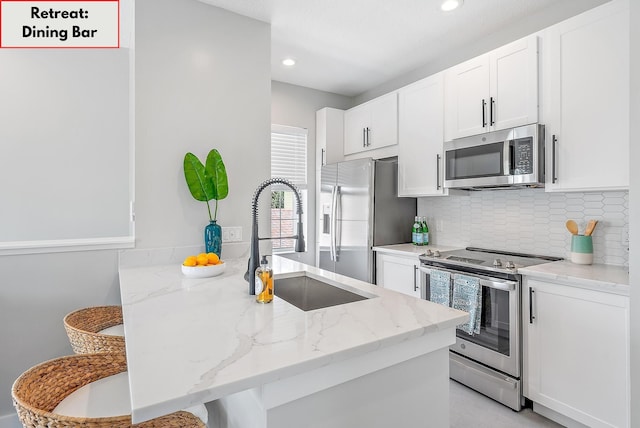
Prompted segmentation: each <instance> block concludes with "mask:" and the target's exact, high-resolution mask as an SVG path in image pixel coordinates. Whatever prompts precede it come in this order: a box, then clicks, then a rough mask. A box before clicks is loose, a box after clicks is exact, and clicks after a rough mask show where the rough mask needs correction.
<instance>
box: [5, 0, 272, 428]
mask: <svg viewBox="0 0 640 428" xmlns="http://www.w3.org/2000/svg"><path fill="white" fill-rule="evenodd" d="M269 52H270V29H269V26H268V25H267V24H265V23H262V22H258V21H254V20H251V19H248V18H243V17H240V16H238V15H234V14H231V13H229V12H225V11H223V10H221V9H217V8H213V7H211V6H207V5H205V4H203V3H200V2H198V1H196V0H186V1H185V0H138V1H137V2H136V116H137V117H136V128H137V132H136V153H135V155H136V161H135V179H136V195H137V200H136V208H137V209H136V211H137V218H136V220H137V221H136V236H137V247H138V248H149V247H160V246H179V245H200V244H202V230H203V228H204V226H205V225H206V224H207V222H208V216H207V211H206V207H205V205H204V203H201V202H200V203H199V202H196V201H195V200H193V199H192V198H191V196H190V194H189V193H188V190H187V188H186V185H185V183H184V176H183V174H182V158H183V156H184V153H185V152H187V151H193V152H194V153H195V154H197V155H198V156H202V157H204V156H206V154H207V152H208V150H209V149H210V148H218V150H219V151H220V152H221V153H222V156H223V158H224V161H225V164H226V166H227V171H228V173H229V185H230V193H229V197H228V198H227V199H225V200H223V201H222V202H221V204H220V210H219V213H218V220H219V222H220V223H221V224H223V225H227V226H243V228H244V231H245V240H246V239H247V238H248V236H247V232H248V230H249V223H250V217H249V202H250V197H251V194H252V192H253V190H254V188H255V187H256V185H257V183H258V182H259V181H261V180H262V179H264V178H266V177H268V175H269V164H268V162H267V163H265V162H264V161H263V160H264V159H265V158H268V156H269V139H270V122H271V121H270V117H269V116H270V115H269V108H270V67H271V65H270V59H269V57H270V53H269ZM61 102H64V100H61ZM45 220H46V219H45ZM99 226H100V225H99V224H97V225H96V227H99ZM117 272H118V271H117V252H116V251H90V252H74V253H58V254H37V255H21V256H3V257H0V362H1V364H0V426H2V425H3V423H7V424H10V423H11V422H12V421H13V420H14V419H13V415H14V414H15V411H14V409H13V406H12V404H11V398H10V394H9V391H10V388H11V384H12V383H13V381H14V380H15V378H17V377H18V376H19V375H20V373H21V372H23V371H24V370H26V369H27V368H29V367H31V366H33V365H35V364H37V363H40V362H42V361H45V360H47V359H50V358H53V357H56V356H61V355H68V354H70V353H71V352H72V351H71V347H70V346H69V345H68V340H67V337H66V334H65V332H64V328H63V325H62V318H63V317H64V315H65V314H67V313H68V312H70V311H72V310H73V309H76V308H80V307H87V306H95V305H102V304H118V303H119V301H120V296H119V289H118V273H117ZM2 415H6V416H7V417H6V418H3V417H2Z"/></svg>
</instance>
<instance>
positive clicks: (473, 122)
mask: <svg viewBox="0 0 640 428" xmlns="http://www.w3.org/2000/svg"><path fill="white" fill-rule="evenodd" d="M445 85H447V102H446V107H445V109H446V110H445V115H447V116H448V118H447V121H448V123H449V127H450V132H448V133H447V134H448V135H447V138H448V139H454V138H461V137H467V136H469V135H477V134H482V133H483V132H486V131H487V130H488V129H489V117H488V114H489V107H488V103H489V55H488V54H487V55H482V56H479V57H477V58H474V59H471V60H469V61H466V62H463V63H462V64H458V65H456V66H455V67H452V68H450V69H449V70H448V71H447V74H446V76H445ZM449 134H450V135H449Z"/></svg>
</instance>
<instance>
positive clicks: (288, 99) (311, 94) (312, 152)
mask: <svg viewBox="0 0 640 428" xmlns="http://www.w3.org/2000/svg"><path fill="white" fill-rule="evenodd" d="M352 106H353V99H352V98H351V97H346V96H344V95H338V94H332V93H329V92H322V91H317V90H315V89H309V88H303V87H301V86H295V85H290V84H288V83H282V82H276V81H273V82H271V122H272V123H275V124H278V125H288V126H297V127H299V128H307V129H308V130H309V134H308V137H307V160H308V168H307V180H308V181H307V184H308V189H309V193H308V195H309V196H310V197H309V198H308V204H309V206H308V208H307V222H308V224H307V236H305V238H306V241H307V252H306V253H292V254H291V255H289V256H288V257H290V258H292V259H295V260H298V261H301V262H303V263H308V264H310V265H313V264H314V263H315V247H316V242H315V241H316V233H315V227H316V217H317V216H316V215H312V213H315V212H316V206H315V205H316V201H315V198H314V197H313V192H314V189H315V188H316V172H315V171H316V170H315V164H316V149H315V147H316V111H317V110H320V109H321V108H323V107H334V108H339V109H348V108H350V107H352Z"/></svg>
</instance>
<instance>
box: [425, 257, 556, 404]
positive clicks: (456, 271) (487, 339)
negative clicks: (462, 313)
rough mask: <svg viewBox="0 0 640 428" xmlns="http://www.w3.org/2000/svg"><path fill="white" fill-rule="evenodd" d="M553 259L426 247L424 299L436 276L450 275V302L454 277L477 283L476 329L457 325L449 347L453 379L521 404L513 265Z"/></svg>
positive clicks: (517, 288)
mask: <svg viewBox="0 0 640 428" xmlns="http://www.w3.org/2000/svg"><path fill="white" fill-rule="evenodd" d="M557 260H562V259H561V258H558V257H546V256H536V255H532V254H522V253H511V252H505V251H496V250H488V249H483V248H474V247H468V248H466V249H464V250H454V251H445V252H442V253H440V252H438V251H431V250H427V252H426V253H425V254H422V255H421V256H420V271H421V293H422V298H424V299H427V300H437V298H436V297H435V294H432V288H433V289H434V290H435V289H436V286H435V285H434V286H433V287H432V284H434V283H433V282H432V281H434V279H435V278H439V279H438V280H442V278H450V279H449V281H450V282H449V293H450V296H449V302H452V303H453V301H454V295H453V293H454V288H455V285H454V284H455V281H456V279H458V278H460V279H467V280H468V279H470V278H471V280H472V281H477V283H478V285H479V287H478V288H477V289H478V290H479V294H478V301H477V309H478V312H479V317H478V318H476V319H478V320H479V327H476V328H475V331H472V332H471V333H467V332H465V331H464V330H463V329H462V328H460V327H459V328H458V329H457V331H456V343H455V345H452V346H451V348H450V350H451V352H450V376H451V378H452V379H454V380H456V381H458V382H460V383H463V384H465V385H467V386H469V387H470V388H473V389H475V390H477V391H479V392H481V393H483V394H485V395H487V396H489V397H491V398H493V399H494V400H497V401H499V402H501V403H503V404H505V405H507V406H509V407H511V408H512V409H514V410H517V411H519V410H520V409H521V408H522V404H523V397H522V385H521V372H522V358H521V353H522V345H521V332H522V328H521V313H522V312H521V304H522V299H521V285H522V281H521V275H519V274H518V269H519V268H522V267H526V266H533V265H536V264H541V263H548V262H551V261H557ZM434 272H437V274H434ZM443 275H444V276H443ZM439 287H441V284H440V285H439ZM438 290H439V291H442V288H438Z"/></svg>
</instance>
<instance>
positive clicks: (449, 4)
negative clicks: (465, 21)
mask: <svg viewBox="0 0 640 428" xmlns="http://www.w3.org/2000/svg"><path fill="white" fill-rule="evenodd" d="M462 3H463V0H444V1H443V2H442V4H441V5H440V9H442V10H443V11H445V12H450V11H452V10H454V9H457V8H459V7H460V6H462Z"/></svg>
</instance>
